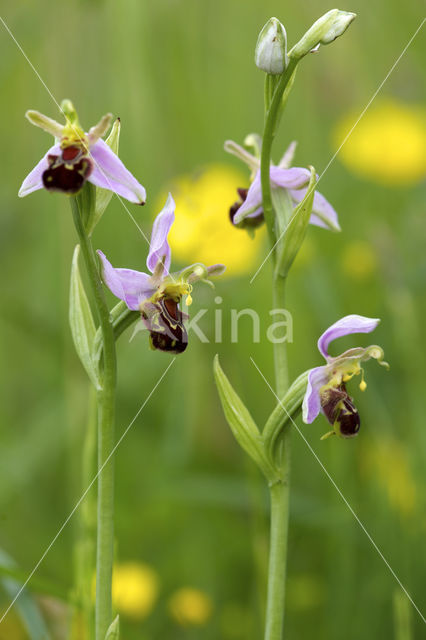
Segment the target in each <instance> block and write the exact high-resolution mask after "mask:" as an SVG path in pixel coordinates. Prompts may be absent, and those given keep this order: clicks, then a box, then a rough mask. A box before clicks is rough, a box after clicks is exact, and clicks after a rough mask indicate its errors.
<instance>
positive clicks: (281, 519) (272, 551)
mask: <svg viewBox="0 0 426 640" xmlns="http://www.w3.org/2000/svg"><path fill="white" fill-rule="evenodd" d="M296 65H297V60H293V59H290V60H289V64H288V66H287V68H286V70H285V71H284V73H283V74H282V76H281V77H280V79H279V81H278V83H277V84H276V87H275V90H274V92H273V95H272V99H271V101H270V103H269V108H268V110H267V112H266V118H265V127H264V132H263V140H262V154H261V159H260V180H261V185H262V206H263V213H264V216H265V222H266V226H267V229H268V235H269V240H270V243H271V248H272V258H273V263H274V266H275V261H276V247H275V245H276V242H277V228H276V225H275V216H274V207H273V202H272V192H271V181H270V166H271V152H272V144H273V141H274V137H275V131H276V128H277V123H278V120H279V118H280V115H281V111H282V107H283V95H284V92H285V90H286V88H287V87H288V86H289V87H290V86H291V82H292V79H293V78H294V72H295V69H296ZM268 86H269V85H267V90H269V89H268ZM267 104H268V102H267ZM273 274H274V275H273V285H272V288H273V305H274V308H283V307H284V300H285V284H286V280H285V278H281V277H280V276H277V275H276V274H275V268H274V270H273ZM274 366H275V386H276V393H277V396H278V397H279V398H283V397H284V394H285V392H286V390H287V387H288V366H287V345H286V342H283V343H280V344H278V343H276V344H274ZM280 445H281V477H280V480H279V481H278V482H276V483H274V484H272V485H271V486H270V499H271V531H270V546H269V569H268V593H267V601H266V624H265V640H281V638H282V637H283V624H284V594H285V579H286V566H287V533H288V518H289V473H290V429H288V428H286V429H285V430H284V431H283V434H282V436H281V443H280Z"/></svg>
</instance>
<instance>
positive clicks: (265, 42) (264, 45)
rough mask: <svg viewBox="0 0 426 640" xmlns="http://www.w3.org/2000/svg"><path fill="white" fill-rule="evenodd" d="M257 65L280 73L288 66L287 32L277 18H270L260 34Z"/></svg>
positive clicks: (256, 58) (255, 59)
mask: <svg viewBox="0 0 426 640" xmlns="http://www.w3.org/2000/svg"><path fill="white" fill-rule="evenodd" d="M254 61H255V63H256V67H258V69H261V70H262V71H266V73H269V74H270V75H278V74H280V73H282V72H283V71H284V69H285V68H286V67H287V64H288V59H287V34H286V31H285V29H284V26H283V25H282V24H281V22H280V21H279V20H277V18H270V19H269V20H268V22H267V23H266V24H265V26H264V27H263V29H262V31H261V32H260V34H259V37H258V39H257V44H256V50H255V54H254Z"/></svg>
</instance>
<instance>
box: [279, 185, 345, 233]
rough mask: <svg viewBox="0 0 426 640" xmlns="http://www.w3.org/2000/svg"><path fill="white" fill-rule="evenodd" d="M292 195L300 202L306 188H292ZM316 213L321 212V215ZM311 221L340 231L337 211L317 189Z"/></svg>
mask: <svg viewBox="0 0 426 640" xmlns="http://www.w3.org/2000/svg"><path fill="white" fill-rule="evenodd" d="M290 195H291V197H292V199H293V200H294V201H295V202H297V203H299V202H301V201H302V200H303V198H304V197H305V195H306V189H297V190H294V189H292V190H291V191H290ZM315 213H318V214H320V216H321V217H319V216H316V215H315ZM309 222H310V223H311V224H314V225H315V226H317V227H323V229H330V228H331V229H335V230H336V231H340V225H339V219H338V217H337V213H336V211H335V210H334V209H333V207H332V206H331V204H330V203H329V202H328V201H327V200H326V199H325V198H324V196H323V195H322V194H321V193H319V192H318V191H315V195H314V204H313V207H312V215H311V219H310V221H309Z"/></svg>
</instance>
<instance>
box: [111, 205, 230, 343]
mask: <svg viewBox="0 0 426 640" xmlns="http://www.w3.org/2000/svg"><path fill="white" fill-rule="evenodd" d="M174 219H175V203H174V201H173V198H172V196H171V194H169V196H168V198H167V202H166V204H165V206H164V208H163V209H162V211H160V213H159V214H158V216H157V217H156V219H155V221H154V224H153V227H152V234H151V242H150V248H149V253H148V258H147V261H146V264H147V267H148V269H149V270H150V272H151V275H148V274H147V273H143V272H141V271H133V269H116V268H114V267H113V266H112V264H111V263H110V262H109V261H108V260H107V258H106V256H105V255H104V254H103V253H102V251H98V255H99V257H100V259H101V262H102V271H103V280H104V282H105V284H106V285H107V287H108V288H109V289H110V291H112V293H113V294H114V295H115V296H117V298H120V300H123V301H124V302H125V303H126V305H127V307H128V308H129V309H131V310H132V311H139V312H140V314H141V318H142V321H143V323H144V325H145V327H146V328H147V329H148V331H149V332H150V342H151V346H152V348H153V349H159V350H160V351H166V352H168V353H175V354H178V353H182V352H183V351H185V349H186V347H187V344H188V334H187V331H186V329H185V326H184V320H185V319H186V315H185V314H184V313H183V312H182V311H181V309H180V307H179V305H180V303H181V301H182V298H183V297H185V298H186V304H187V306H190V304H191V303H192V296H191V293H192V285H193V284H194V283H195V282H197V281H198V280H201V281H203V282H209V280H208V278H209V276H215V275H220V274H221V273H223V271H224V270H225V267H224V266H223V265H213V266H211V267H205V266H204V265H203V264H193V265H190V266H189V267H186V268H185V269H183V270H182V271H179V272H178V273H174V274H172V273H169V268H170V263H171V250H170V246H169V243H168V234H169V231H170V228H171V226H172V224H173V222H174Z"/></svg>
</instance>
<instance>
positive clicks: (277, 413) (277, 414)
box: [262, 371, 309, 466]
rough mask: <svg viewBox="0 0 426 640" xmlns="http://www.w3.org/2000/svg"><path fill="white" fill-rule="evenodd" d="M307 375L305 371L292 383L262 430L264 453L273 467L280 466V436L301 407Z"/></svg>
mask: <svg viewBox="0 0 426 640" xmlns="http://www.w3.org/2000/svg"><path fill="white" fill-rule="evenodd" d="M308 373H309V371H305V372H304V373H302V374H301V375H300V376H299V377H298V378H297V379H296V380H295V381H294V382H293V384H292V385H291V387H290V389H289V390H288V391H287V393H286V394H285V396H284V398H283V399H282V400H281V402H279V403H278V404H277V406H276V407H275V409H274V410H273V411H272V413H271V415H270V416H269V418H268V420H267V422H266V424H265V427H264V429H263V432H262V435H263V441H264V444H265V452H266V454H267V456H268V457H269V459H270V460H271V462H272V463H273V464H274V465H278V466H279V464H280V461H279V460H277V456H278V455H279V454H280V451H279V446H278V445H279V442H280V439H281V436H282V434H283V433H284V430H285V429H286V428H287V426H289V423H291V422H292V421H293V420H294V419H295V417H296V416H297V414H298V413H299V411H300V409H301V407H302V403H303V398H304V397H305V393H306V387H307V384H308Z"/></svg>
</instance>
